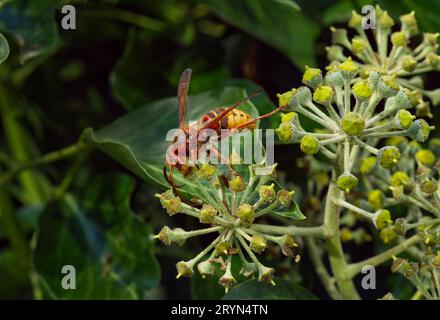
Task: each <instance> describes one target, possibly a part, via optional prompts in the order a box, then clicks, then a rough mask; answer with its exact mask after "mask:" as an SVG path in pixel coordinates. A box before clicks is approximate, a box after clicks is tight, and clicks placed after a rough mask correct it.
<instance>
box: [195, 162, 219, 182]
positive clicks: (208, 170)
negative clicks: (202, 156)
mask: <svg viewBox="0 0 440 320" xmlns="http://www.w3.org/2000/svg"><path fill="white" fill-rule="evenodd" d="M216 172H217V168H216V167H215V166H213V165H210V164H207V163H203V164H202V165H201V166H200V168H199V170H198V171H197V174H198V176H199V177H200V178H202V179H206V180H209V179H211V178H212V177H213V176H214V175H215V174H216Z"/></svg>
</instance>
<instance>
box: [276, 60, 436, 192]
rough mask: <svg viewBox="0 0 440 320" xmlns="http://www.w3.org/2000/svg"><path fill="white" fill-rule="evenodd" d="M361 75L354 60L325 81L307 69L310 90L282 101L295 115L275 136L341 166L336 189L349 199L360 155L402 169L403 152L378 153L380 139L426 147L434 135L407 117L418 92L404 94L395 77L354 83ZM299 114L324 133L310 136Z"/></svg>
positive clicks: (426, 126)
mask: <svg viewBox="0 0 440 320" xmlns="http://www.w3.org/2000/svg"><path fill="white" fill-rule="evenodd" d="M359 71H360V70H359V67H358V65H357V64H356V63H354V62H353V61H352V59H351V58H348V59H347V60H345V61H344V62H342V63H341V64H339V65H338V66H334V67H333V68H332V69H331V70H329V71H328V72H327V73H326V74H325V76H324V75H323V74H322V71H321V70H320V69H315V68H308V67H307V68H306V71H305V73H304V75H303V78H302V81H303V83H304V84H305V85H306V86H307V87H306V86H302V87H299V88H297V89H292V90H291V91H288V92H285V93H283V94H279V95H278V98H279V104H280V105H282V106H285V108H286V110H289V111H292V112H289V113H286V114H284V115H283V116H282V119H281V124H280V126H279V128H278V129H277V130H276V131H277V134H278V137H279V139H280V140H281V141H282V142H285V143H292V142H293V143H299V144H300V148H301V150H302V151H303V152H304V153H306V154H308V155H313V154H316V153H318V152H321V153H322V154H323V155H324V156H325V157H327V158H328V159H329V160H330V161H331V162H332V163H335V164H340V165H339V167H340V168H339V176H338V178H337V185H338V187H339V188H340V189H341V190H344V191H346V192H347V193H348V192H350V190H351V189H353V188H354V187H356V186H357V184H358V178H357V177H356V176H355V175H354V174H353V173H352V171H353V166H354V164H355V161H356V159H357V156H358V154H359V151H361V150H366V151H368V152H369V153H370V154H372V155H374V156H375V158H376V159H377V162H378V163H379V164H380V166H382V167H383V168H391V167H393V166H395V165H396V164H397V163H398V160H399V158H400V151H399V149H398V148H397V147H396V146H392V145H385V146H382V147H380V148H376V145H377V141H378V140H379V139H381V138H387V137H393V136H408V137H410V138H412V139H415V140H417V141H419V142H424V141H426V140H427V139H428V137H429V133H430V131H431V130H433V129H434V127H433V126H430V125H429V124H428V123H427V122H426V121H425V120H424V119H416V116H415V115H413V114H412V113H411V112H410V111H408V109H411V108H414V107H415V106H416V105H417V104H418V103H419V101H420V100H421V96H420V94H419V92H418V91H411V90H409V89H407V88H404V87H402V86H400V85H399V83H398V82H397V80H396V77H395V76H390V75H383V74H380V73H379V72H377V71H370V72H369V74H368V77H367V78H365V79H362V78H360V79H357V80H356V77H357V76H358V75H359ZM312 90H313V91H312ZM352 97H353V98H354V99H352ZM352 100H354V101H352ZM299 114H300V115H302V116H305V117H307V118H309V119H311V120H313V121H314V122H316V123H317V124H318V125H320V126H321V127H322V129H319V130H315V131H314V132H308V131H306V130H305V129H304V128H303V127H302V126H301V121H300V118H299V117H298V115H299Z"/></svg>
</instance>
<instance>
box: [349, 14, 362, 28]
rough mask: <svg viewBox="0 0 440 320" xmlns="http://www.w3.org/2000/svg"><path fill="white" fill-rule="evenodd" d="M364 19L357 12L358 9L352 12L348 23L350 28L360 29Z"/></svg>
mask: <svg viewBox="0 0 440 320" xmlns="http://www.w3.org/2000/svg"><path fill="white" fill-rule="evenodd" d="M362 19H363V17H362V16H361V15H360V14H359V13H357V12H356V11H352V12H351V18H350V21H348V25H349V26H350V28H353V29H359V28H361V27H362Z"/></svg>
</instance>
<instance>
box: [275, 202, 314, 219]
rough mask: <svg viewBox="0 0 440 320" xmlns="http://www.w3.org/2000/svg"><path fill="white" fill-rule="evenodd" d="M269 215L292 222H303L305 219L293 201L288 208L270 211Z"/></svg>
mask: <svg viewBox="0 0 440 320" xmlns="http://www.w3.org/2000/svg"><path fill="white" fill-rule="evenodd" d="M271 214H275V215H277V216H281V217H284V218H288V219H292V220H304V219H305V218H306V217H305V216H304V215H303V213H302V212H301V210H300V209H299V207H298V204H297V203H296V202H295V201H292V204H291V206H290V208H284V209H276V210H274V211H271Z"/></svg>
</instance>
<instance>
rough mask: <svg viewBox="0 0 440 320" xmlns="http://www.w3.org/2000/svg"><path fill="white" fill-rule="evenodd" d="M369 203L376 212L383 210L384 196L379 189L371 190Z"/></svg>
mask: <svg viewBox="0 0 440 320" xmlns="http://www.w3.org/2000/svg"><path fill="white" fill-rule="evenodd" d="M368 203H369V204H370V206H371V208H373V209H374V210H378V209H380V208H382V206H383V194H382V191H380V190H379V189H374V190H371V191H370V192H369V193H368Z"/></svg>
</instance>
